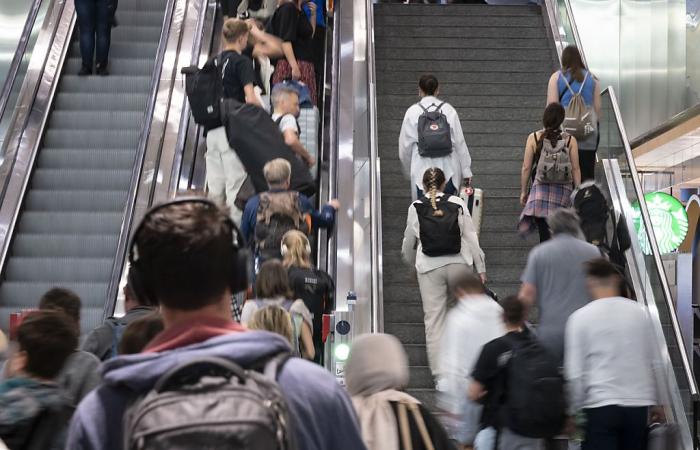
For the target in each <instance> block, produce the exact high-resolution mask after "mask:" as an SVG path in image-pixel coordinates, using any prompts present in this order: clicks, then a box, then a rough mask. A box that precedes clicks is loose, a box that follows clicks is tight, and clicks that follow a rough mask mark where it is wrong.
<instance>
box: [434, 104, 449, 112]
mask: <svg viewBox="0 0 700 450" xmlns="http://www.w3.org/2000/svg"><path fill="white" fill-rule="evenodd" d="M445 103H447V102H442V103H440V104H439V105H437V106H436V107H435V109H436V110H438V111H440V112H442V105H444V104H445Z"/></svg>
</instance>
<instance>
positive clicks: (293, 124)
mask: <svg viewBox="0 0 700 450" xmlns="http://www.w3.org/2000/svg"><path fill="white" fill-rule="evenodd" d="M279 118H280V114H276V113H275V114H273V115H272V120H274V121H275V122H277V119H279ZM279 128H280V131H281V132H282V134H284V132H285V131H287V130H292V131H293V132H295V133H297V134H299V127H298V126H297V119H296V117H294V116H293V115H291V114H285V115H284V116H282V120H280V123H279Z"/></svg>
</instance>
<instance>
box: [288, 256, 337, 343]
mask: <svg viewBox="0 0 700 450" xmlns="http://www.w3.org/2000/svg"><path fill="white" fill-rule="evenodd" d="M288 274H289V285H290V286H291V288H292V290H293V291H294V296H295V298H300V299H302V300H303V301H304V304H305V305H306V307H307V308H309V311H311V314H313V315H314V320H313V325H314V330H313V331H314V341H316V342H320V341H321V329H322V326H323V314H328V313H330V312H331V311H332V310H333V307H334V304H333V303H334V298H333V294H334V291H335V284H334V283H333V280H332V279H331V277H330V276H329V275H328V274H327V273H326V272H323V271H322V270H318V269H306V268H303V267H290V268H289V271H288Z"/></svg>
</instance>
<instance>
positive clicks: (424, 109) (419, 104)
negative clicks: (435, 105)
mask: <svg viewBox="0 0 700 450" xmlns="http://www.w3.org/2000/svg"><path fill="white" fill-rule="evenodd" d="M416 105H418V106H419V107H420V109H422V110H423V112H425V113H427V112H428V108H426V107H425V106H423V105H422V104H421V102H418V103H416Z"/></svg>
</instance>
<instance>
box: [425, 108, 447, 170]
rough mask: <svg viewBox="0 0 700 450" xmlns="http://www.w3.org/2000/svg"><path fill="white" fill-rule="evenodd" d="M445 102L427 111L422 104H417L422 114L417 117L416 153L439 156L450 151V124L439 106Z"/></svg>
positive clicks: (433, 156)
mask: <svg viewBox="0 0 700 450" xmlns="http://www.w3.org/2000/svg"><path fill="white" fill-rule="evenodd" d="M444 104H445V102H442V103H440V104H439V105H437V106H435V105H431V106H435V109H434V110H432V111H428V108H430V106H429V107H428V108H425V107H424V106H423V105H421V104H420V103H418V106H420V108H421V109H422V110H423V114H421V115H420V117H418V154H419V155H420V156H423V157H426V158H440V157H443V156H447V155H449V154H451V153H452V136H451V134H450V124H449V123H448V122H447V117H446V116H445V115H444V114H443V113H442V111H441V108H442V105H444Z"/></svg>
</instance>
